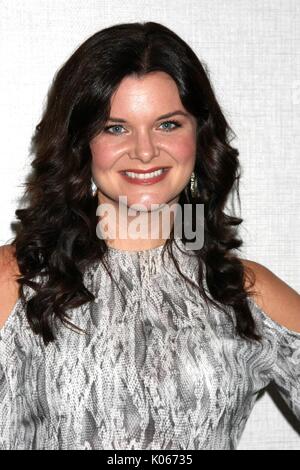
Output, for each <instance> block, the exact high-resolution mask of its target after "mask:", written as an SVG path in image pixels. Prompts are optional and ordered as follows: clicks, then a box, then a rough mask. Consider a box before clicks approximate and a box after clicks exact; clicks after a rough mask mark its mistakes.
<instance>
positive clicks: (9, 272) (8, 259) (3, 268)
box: [0, 245, 20, 331]
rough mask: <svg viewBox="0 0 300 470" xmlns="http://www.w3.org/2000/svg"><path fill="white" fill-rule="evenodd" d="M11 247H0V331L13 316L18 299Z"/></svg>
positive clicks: (14, 261)
mask: <svg viewBox="0 0 300 470" xmlns="http://www.w3.org/2000/svg"><path fill="white" fill-rule="evenodd" d="M14 252H15V250H14V247H13V246H12V245H3V246H1V247H0V331H2V328H3V327H4V326H5V325H6V323H7V321H8V319H9V317H10V316H11V315H12V314H13V312H14V310H15V308H16V305H17V303H18V301H19V299H20V296H19V284H18V283H17V281H16V279H17V276H19V275H20V271H19V268H18V264H17V261H16V258H15V256H14Z"/></svg>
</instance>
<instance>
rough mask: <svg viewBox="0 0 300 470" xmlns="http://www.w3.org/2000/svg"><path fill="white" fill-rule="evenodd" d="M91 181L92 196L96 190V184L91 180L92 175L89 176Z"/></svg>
mask: <svg viewBox="0 0 300 470" xmlns="http://www.w3.org/2000/svg"><path fill="white" fill-rule="evenodd" d="M91 183H92V185H91V189H92V193H93V196H95V195H96V193H97V191H98V187H97V186H96V184H95V181H94V180H93V177H91Z"/></svg>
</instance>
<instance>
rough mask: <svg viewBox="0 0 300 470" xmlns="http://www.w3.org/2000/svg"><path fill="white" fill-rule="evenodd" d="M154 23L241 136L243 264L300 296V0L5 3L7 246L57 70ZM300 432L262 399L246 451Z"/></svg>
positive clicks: (1, 84) (2, 115) (2, 192)
mask: <svg viewBox="0 0 300 470" xmlns="http://www.w3.org/2000/svg"><path fill="white" fill-rule="evenodd" d="M149 20H151V21H157V22H160V23H162V24H164V25H166V26H167V27H169V28H171V29H173V30H174V31H175V32H176V33H177V34H179V35H180V36H181V37H182V38H183V39H184V40H185V41H186V42H188V44H190V45H191V47H192V48H193V49H194V51H195V52H196V53H197V55H198V57H199V58H200V59H202V60H203V61H204V62H205V63H206V64H207V65H208V67H209V70H210V78H211V80H212V83H213V87H214V90H215V92H216V95H217V98H218V99H219V102H220V104H221V106H222V108H223V111H224V112H225V114H226V116H227V118H228V120H229V123H230V125H231V126H232V127H233V130H234V131H235V132H236V134H237V136H238V138H237V139H236V140H235V141H234V142H233V145H234V146H236V147H237V148H238V149H239V151H240V159H241V163H242V167H243V177H242V182H241V202H242V207H241V208H242V211H241V216H242V217H243V218H244V223H243V224H242V228H241V232H240V234H241V236H242V238H243V239H244V248H243V253H242V256H243V257H244V258H248V259H251V260H254V261H257V262H259V263H261V264H263V265H265V266H266V267H268V268H269V269H271V270H272V271H273V272H274V273H275V274H277V275H278V276H279V277H280V278H281V279H283V280H284V281H285V282H287V283H288V284H289V285H291V286H292V287H293V288H294V289H296V290H297V291H299V290H300V263H299V260H300V257H299V254H300V242H299V237H300V226H299V217H298V210H297V209H298V208H297V203H298V202H299V196H300V184H299V182H300V177H299V174H300V160H299V157H300V133H299V122H300V120H299V116H300V55H299V48H300V2H299V1H298V0H223V1H221V0H164V1H163V2H161V1H155V0H152V1H149V0H135V1H124V0H113V1H111V0H27V1H25V2H24V0H0V124H1V158H0V172H1V179H0V197H1V201H2V210H1V213H0V244H1V245H2V244H6V243H8V242H9V241H10V240H11V239H12V237H13V232H12V231H11V227H10V224H11V222H13V221H14V211H15V209H16V208H17V203H18V198H19V197H20V196H21V194H22V191H23V188H22V184H23V183H24V180H25V176H26V174H27V172H28V171H29V162H30V156H29V144H30V138H31V135H32V133H33V131H34V127H35V125H36V124H37V123H38V121H39V119H40V117H41V112H42V108H43V105H44V103H45V97H46V93H47V90H48V88H49V86H50V82H51V80H52V78H53V76H54V74H55V72H56V70H57V69H58V68H59V67H60V66H61V65H62V63H63V62H64V61H65V60H66V59H67V58H68V57H69V56H70V55H71V54H72V52H73V51H74V50H75V49H76V48H77V47H78V46H79V45H80V44H81V43H82V42H83V41H84V40H85V39H87V38H88V37H89V36H91V35H92V34H94V33H95V32H96V31H98V30H100V29H103V28H104V27H107V26H110V25H112V24H116V23H124V22H134V21H149ZM297 126H298V127H297ZM295 427H296V424H295V423H294V420H293V419H292V418H289V415H288V413H287V410H286V408H283V409H282V408H281V406H280V403H279V404H278V403H277V399H276V397H273V395H269V393H264V394H263V396H262V398H260V399H259V400H258V402H257V403H256V405H255V408H254V410H253V412H252V414H251V416H250V419H249V421H248V422H247V425H246V428H245V431H244V434H243V436H242V439H241V442H240V445H239V449H298V450H300V432H299V427H300V426H299V425H298V431H297V430H296V429H295Z"/></svg>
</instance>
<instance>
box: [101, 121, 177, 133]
mask: <svg viewBox="0 0 300 470" xmlns="http://www.w3.org/2000/svg"><path fill="white" fill-rule="evenodd" d="M163 124H173V125H174V126H175V127H172V128H165V130H166V131H167V132H170V131H172V130H173V129H176V128H177V127H181V124H180V123H179V122H178V121H164V122H162V123H161V126H162V125H163ZM122 127H123V126H120V124H115V125H114V126H107V127H104V131H105V132H107V133H108V134H114V135H122V134H121V133H120V132H110V129H115V128H122Z"/></svg>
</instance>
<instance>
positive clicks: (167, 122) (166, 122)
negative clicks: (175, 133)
mask: <svg viewBox="0 0 300 470" xmlns="http://www.w3.org/2000/svg"><path fill="white" fill-rule="evenodd" d="M163 124H174V125H175V127H172V128H171V129H170V128H169V129H166V128H165V129H166V131H167V132H170V131H172V130H173V129H176V127H181V124H179V122H178V121H165V122H162V123H161V126H162V125H163Z"/></svg>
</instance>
